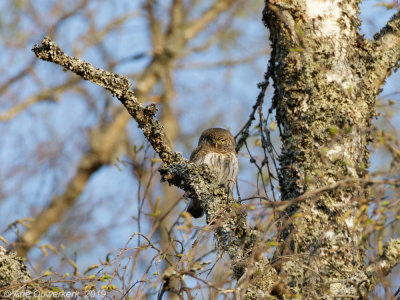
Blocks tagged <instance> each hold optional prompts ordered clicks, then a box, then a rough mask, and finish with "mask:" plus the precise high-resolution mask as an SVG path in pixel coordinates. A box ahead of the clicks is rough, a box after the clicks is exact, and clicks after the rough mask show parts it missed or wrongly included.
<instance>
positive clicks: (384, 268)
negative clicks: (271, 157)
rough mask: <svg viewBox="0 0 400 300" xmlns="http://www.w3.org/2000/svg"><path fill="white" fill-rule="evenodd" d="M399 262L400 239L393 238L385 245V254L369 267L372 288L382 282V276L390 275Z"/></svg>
mask: <svg viewBox="0 0 400 300" xmlns="http://www.w3.org/2000/svg"><path fill="white" fill-rule="evenodd" d="M399 263H400V239H391V240H390V241H389V242H387V243H386V245H385V246H384V250H383V254H382V255H381V256H380V257H379V258H378V260H377V261H376V262H374V263H372V264H370V265H369V266H368V268H367V273H368V276H369V277H370V279H371V287H370V290H372V288H374V287H375V285H376V284H377V283H378V282H380V280H379V279H380V277H382V276H386V275H388V274H389V273H390V272H391V271H392V270H393V268H394V267H395V266H397V265H398V264H399Z"/></svg>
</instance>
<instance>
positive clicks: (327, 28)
mask: <svg viewBox="0 0 400 300" xmlns="http://www.w3.org/2000/svg"><path fill="white" fill-rule="evenodd" d="M358 14H359V8H358V1H343V2H342V1H326V2H324V1H295V2H292V1H274V2H272V1H271V2H267V3H266V6H265V10H264V14H263V20H264V22H265V24H266V26H267V27H268V28H269V30H270V39H271V42H272V48H273V51H272V55H271V62H270V63H271V66H272V68H273V71H272V78H273V80H274V88H275V94H274V99H273V108H274V109H275V110H276V118H277V121H278V125H279V129H280V134H281V139H282V149H281V156H280V159H279V162H280V171H279V182H280V187H281V195H282V198H283V199H293V198H296V197H299V196H300V195H303V194H305V193H309V192H312V191H315V190H317V189H319V188H321V187H323V186H327V185H330V184H335V183H337V182H340V181H342V180H345V179H354V180H355V184H353V185H352V186H347V187H342V188H337V189H334V190H329V191H326V192H323V193H320V194H319V195H318V197H308V198H306V199H304V201H301V202H299V203H296V204H293V205H291V206H289V207H287V208H286V209H285V211H284V212H283V213H282V214H281V215H280V217H281V219H280V227H279V232H278V233H277V235H278V239H279V242H280V243H281V247H279V249H278V251H277V252H276V253H275V259H276V260H278V262H279V263H277V265H276V267H277V271H278V273H279V275H280V277H281V279H282V280H283V281H284V283H285V286H286V288H287V289H288V290H286V296H288V295H290V296H291V297H293V296H297V297H300V298H301V299H315V298H318V299H321V298H322V299H349V298H357V299H358V298H363V297H366V296H367V294H368V292H369V291H370V290H371V289H372V288H373V287H374V285H375V283H376V282H375V280H374V278H372V277H371V273H370V272H369V271H367V266H366V264H365V261H364V256H365V253H364V249H363V247H362V245H361V228H360V223H359V222H357V221H358V220H357V219H356V213H357V209H358V207H359V204H360V203H361V201H363V199H366V197H368V194H367V192H366V190H365V189H364V187H365V186H364V185H363V184H360V183H357V180H358V179H360V180H361V181H362V180H363V179H364V178H365V175H366V172H367V171H366V170H367V168H368V165H369V151H368V149H367V145H368V142H369V141H370V133H371V120H372V118H373V117H375V116H376V112H375V109H374V104H375V99H376V97H377V95H378V94H379V92H380V87H381V86H382V85H383V83H384V80H385V79H386V78H387V76H388V75H389V74H390V73H391V71H392V70H393V68H394V67H395V66H396V65H397V62H398V60H399V43H398V33H399V25H398V24H399V22H398V14H397V17H394V18H393V19H392V20H391V24H389V25H388V26H387V27H388V28H387V29H386V31H385V30H383V32H387V31H390V32H391V34H392V42H393V44H392V45H391V46H390V50H391V53H390V55H388V54H387V52H386V51H383V50H387V49H385V47H382V46H381V47H380V48H381V49H380V50H381V51H380V52H378V53H377V52H376V49H378V48H379V46H377V44H381V43H382V40H383V39H384V38H382V34H384V33H381V34H379V35H378V36H377V37H376V41H373V42H371V41H368V40H366V39H365V38H364V37H363V36H361V35H360V34H359V32H358V29H359V26H360V21H359V18H358ZM393 32H396V34H395V36H396V35H397V37H396V38H394V37H393ZM396 39H397V44H396ZM397 257H398V255H397Z"/></svg>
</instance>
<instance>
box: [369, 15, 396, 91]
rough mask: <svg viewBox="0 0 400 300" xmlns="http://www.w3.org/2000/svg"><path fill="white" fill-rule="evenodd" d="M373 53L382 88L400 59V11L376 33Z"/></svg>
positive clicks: (375, 68)
mask: <svg viewBox="0 0 400 300" xmlns="http://www.w3.org/2000/svg"><path fill="white" fill-rule="evenodd" d="M372 48H373V49H372V52H371V53H372V55H373V56H374V57H375V60H374V63H373V67H374V71H373V73H374V74H375V75H376V76H377V77H378V78H377V80H376V86H377V87H378V88H380V87H381V86H382V85H383V84H384V82H385V80H386V78H387V77H388V76H389V75H390V74H391V73H392V71H393V70H394V69H396V68H398V67H399V61H400V11H399V12H397V13H396V14H395V15H394V16H393V17H392V18H391V19H390V20H389V21H388V23H387V24H386V26H385V27H383V28H382V29H381V31H380V32H379V33H377V34H375V35H374V42H373V44H372Z"/></svg>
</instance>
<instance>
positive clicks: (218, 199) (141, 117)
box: [32, 37, 279, 298]
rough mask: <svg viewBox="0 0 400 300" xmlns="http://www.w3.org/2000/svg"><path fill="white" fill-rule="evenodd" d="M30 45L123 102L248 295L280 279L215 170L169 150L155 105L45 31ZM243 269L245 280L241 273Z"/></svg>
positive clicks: (165, 176)
mask: <svg viewBox="0 0 400 300" xmlns="http://www.w3.org/2000/svg"><path fill="white" fill-rule="evenodd" d="M32 50H33V51H34V53H35V54H36V56H37V57H38V58H39V59H42V60H46V61H49V62H53V63H56V64H58V65H60V66H62V67H64V68H65V69H67V70H70V71H71V72H73V73H75V74H77V75H80V76H81V77H82V78H84V79H86V80H89V81H91V82H93V83H95V84H97V85H100V86H102V87H104V88H105V89H107V90H109V91H110V92H111V93H112V94H113V95H115V96H116V97H117V98H118V99H119V100H120V101H121V102H122V104H123V105H124V106H125V108H126V109H127V110H128V112H129V113H130V115H131V116H132V117H133V118H134V119H135V120H136V122H137V123H138V125H139V128H141V129H142V131H143V134H144V135H145V137H146V139H147V140H148V141H149V142H150V144H151V145H152V147H153V149H154V150H155V151H156V152H157V153H158V155H159V156H160V158H161V159H162V161H163V162H164V166H163V167H161V168H160V170H159V171H160V174H161V176H162V180H164V181H168V182H169V183H170V184H173V185H175V186H177V187H179V188H181V189H183V190H184V191H185V192H186V193H187V195H188V197H196V198H197V199H199V200H200V201H201V202H202V203H203V204H204V208H205V211H206V214H207V220H208V221H211V220H212V221H213V224H214V230H215V235H216V238H217V244H218V248H219V249H220V250H222V251H227V252H228V254H229V256H230V257H231V259H232V269H233V271H234V276H235V278H236V279H241V280H240V282H241V284H240V286H242V284H243V282H244V283H245V288H246V291H245V293H246V295H248V296H249V297H252V298H254V297H258V296H265V295H267V293H268V292H269V291H270V290H271V289H272V288H273V285H274V282H277V281H279V280H276V277H277V274H276V271H275V269H274V268H273V267H272V266H271V265H270V264H269V262H268V260H267V259H266V258H264V257H263V256H262V255H261V256H260V257H258V256H256V255H254V253H253V248H254V247H255V245H256V243H257V240H258V238H257V236H258V235H257V232H256V231H255V230H253V229H251V228H250V227H249V225H248V223H247V220H246V215H245V213H243V212H237V210H236V209H235V208H234V204H235V203H236V202H235V200H234V199H233V198H229V197H228V195H227V194H226V192H225V189H224V188H220V187H219V186H217V185H216V184H215V180H214V175H213V174H211V173H210V171H209V169H208V167H207V166H206V165H200V166H198V165H195V164H193V163H190V162H189V161H188V160H187V159H185V158H183V157H182V155H181V154H180V153H176V152H172V150H171V148H170V147H169V146H168V140H167V138H166V136H165V134H164V129H163V127H162V125H161V123H160V122H159V121H158V120H157V119H156V118H155V117H154V116H155V113H156V112H157V108H156V107H155V105H154V104H150V105H148V106H147V107H143V106H142V105H141V104H140V103H139V102H138V100H137V99H136V97H135V96H134V94H133V91H132V90H131V89H130V86H131V83H130V82H129V80H128V78H127V77H125V76H121V75H118V74H114V73H111V72H108V71H104V70H101V69H98V68H94V67H93V66H92V65H91V64H89V63H88V62H83V61H81V60H79V59H76V58H73V57H70V56H68V55H66V54H65V53H64V52H63V51H62V50H61V48H59V47H58V46H57V45H56V44H55V43H54V42H53V41H52V40H51V39H50V38H49V37H45V38H44V39H43V40H42V43H41V44H40V45H35V46H34V47H33V49H32ZM221 216H223V217H221ZM249 258H251V259H253V260H254V263H253V264H252V265H253V266H252V268H247V266H248V259H249ZM244 274H245V275H246V276H244V278H245V279H246V280H242V279H243V278H241V277H242V276H243V275H244ZM250 279H251V280H250Z"/></svg>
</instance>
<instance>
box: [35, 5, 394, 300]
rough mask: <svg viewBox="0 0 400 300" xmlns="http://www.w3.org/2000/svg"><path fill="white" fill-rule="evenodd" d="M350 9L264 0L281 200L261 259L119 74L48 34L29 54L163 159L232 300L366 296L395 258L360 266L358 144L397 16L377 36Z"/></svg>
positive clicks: (254, 242)
mask: <svg viewBox="0 0 400 300" xmlns="http://www.w3.org/2000/svg"><path fill="white" fill-rule="evenodd" d="M357 5H358V3H357V2H355V1H353V2H351V1H348V2H346V3H342V2H340V3H339V2H338V1H336V2H335V1H333V2H332V1H330V2H322V1H315V2H314V1H307V3H306V2H304V1H303V2H295V3H286V2H279V1H275V2H274V3H273V4H272V3H268V2H267V3H266V8H265V10H264V21H265V23H266V25H267V26H268V27H269V29H270V36H271V41H272V47H273V52H272V55H271V67H270V71H269V72H268V73H269V74H270V75H271V76H272V78H273V80H274V87H275V96H274V106H273V108H274V109H275V110H276V114H277V121H278V124H279V128H280V132H281V137H282V142H283V145H282V154H281V156H280V167H281V169H280V171H279V181H280V186H281V194H282V199H283V200H286V201H285V202H284V203H285V207H286V209H284V211H283V212H282V213H281V215H280V219H279V224H280V227H279V231H278V232H277V237H278V240H279V241H280V243H281V246H280V247H279V249H278V250H277V251H276V253H275V256H274V260H275V261H276V262H277V263H274V265H272V264H270V262H269V261H268V259H266V258H265V257H264V255H263V253H262V244H260V243H261V241H260V234H259V232H257V230H255V229H252V228H250V226H249V225H248V223H247V220H246V214H245V212H244V210H243V208H242V207H236V205H235V201H234V199H232V198H230V197H229V196H228V195H226V193H225V191H224V189H221V188H219V187H218V186H216V185H215V184H214V183H213V175H212V174H211V173H210V172H209V170H208V168H207V167H206V166H203V165H202V166H196V165H193V164H191V163H189V162H188V161H187V160H186V159H185V158H183V157H182V156H181V155H180V154H179V153H176V152H173V151H172V149H171V148H170V146H169V142H168V140H167V138H166V136H165V134H164V130H163V127H162V125H161V123H160V122H159V121H158V120H157V119H156V118H155V117H154V116H155V113H156V111H157V109H156V107H155V106H154V105H149V106H147V107H143V106H142V105H141V104H140V103H139V102H138V101H137V99H136V98H135V96H134V93H133V91H132V90H130V85H131V84H130V82H129V80H128V79H127V78H126V77H123V76H121V75H117V74H113V73H110V72H107V71H103V70H100V69H96V68H94V67H93V66H91V65H90V64H89V63H87V62H82V61H80V60H78V59H75V58H72V57H69V56H68V55H66V54H65V53H64V52H63V51H62V50H61V49H60V48H59V47H58V46H57V45H56V44H55V43H54V42H53V41H51V40H50V39H49V38H45V39H44V40H43V41H42V44H41V45H36V46H35V47H34V49H33V50H34V52H35V54H36V55H37V57H38V58H40V59H43V60H47V61H50V62H53V63H56V64H59V65H61V66H62V67H64V68H65V69H67V70H70V71H72V72H74V73H76V74H78V75H80V76H81V77H82V78H84V79H86V80H90V81H92V82H93V83H95V84H98V85H100V86H103V87H104V88H106V89H107V90H109V91H110V92H111V93H112V94H113V95H115V96H116V97H117V98H118V99H119V100H120V101H121V102H122V104H123V105H124V106H125V108H126V109H127V110H128V112H129V113H130V114H131V116H132V117H133V118H134V119H135V120H136V121H137V123H138V125H139V128H141V130H142V131H143V134H144V135H145V137H146V139H147V140H148V141H149V142H150V144H151V145H152V146H153V148H154V150H155V151H156V152H157V153H158V154H159V156H160V158H161V159H162V161H163V162H164V166H163V167H162V168H161V169H160V173H161V175H162V178H163V180H165V181H168V182H169V183H170V184H173V185H175V186H177V187H180V188H181V189H183V190H184V191H185V192H186V193H187V196H188V197H194V198H197V199H201V200H202V203H203V204H204V208H205V211H206V214H207V221H208V222H209V226H210V228H212V229H213V230H214V233H215V236H216V238H217V246H218V249H219V250H220V251H226V252H227V253H228V254H229V256H230V258H231V260H232V270H233V274H234V277H235V278H236V279H237V280H238V282H237V289H236V290H237V291H236V295H237V297H238V298H247V299H264V298H266V297H268V296H270V297H275V298H279V299H284V298H286V299H288V298H293V297H299V298H302V299H313V298H323V299H333V298H335V299H338V298H343V299H346V298H363V297H366V295H367V294H368V292H369V291H371V289H373V288H374V286H375V284H376V282H377V278H378V276H377V275H378V274H379V273H380V272H384V273H386V274H387V273H388V272H390V270H391V269H392V268H393V267H394V266H395V265H396V264H397V263H398V261H399V257H400V255H399V250H398V249H399V242H398V241H397V240H394V241H391V242H390V243H388V244H387V246H386V248H385V252H384V253H383V255H382V257H381V258H379V260H377V262H376V263H374V264H371V265H370V266H366V264H365V262H364V254H365V253H364V250H363V248H362V247H361V246H360V240H361V239H360V238H361V236H360V232H361V228H360V227H359V224H358V223H357V220H356V212H357V208H358V203H359V201H360V200H362V199H365V197H367V196H368V195H367V193H366V190H365V189H364V186H365V183H367V182H368V180H366V179H365V174H366V172H367V171H366V170H367V167H368V163H369V162H368V159H369V152H368V150H367V148H366V146H367V144H368V141H369V139H370V130H371V119H372V118H373V117H374V116H375V110H374V103H375V98H376V96H377V95H378V93H379V92H380V87H381V85H382V84H383V82H384V80H385V78H386V77H387V76H389V74H390V73H391V71H392V70H393V69H394V68H395V67H396V66H397V62H398V60H399V57H400V54H399V53H400V50H399V49H400V47H399V44H400V43H399V42H398V41H399V38H398V36H399V25H398V24H399V14H397V15H396V16H395V17H394V18H393V19H392V20H391V21H390V22H389V23H388V25H387V26H386V27H385V28H384V29H383V30H382V31H381V33H379V34H378V35H377V36H376V38H375V40H374V41H372V42H370V41H367V40H365V39H364V38H363V37H362V36H360V35H359V34H358V26H359V19H358V6H357ZM318 6H319V7H318ZM388 37H391V38H390V39H389V38H388ZM388 40H389V41H388ZM393 41H394V42H393ZM383 48H384V49H389V50H390V57H389V56H387V55H386V54H384V53H383V52H380V53H377V51H378V50H379V49H383ZM393 57H395V58H393ZM257 103H258V104H257V105H256V106H258V105H261V104H260V103H262V101H258V102H257ZM253 115H254V114H253ZM245 128H247V131H246V130H245V133H246V132H248V127H246V126H245ZM239 141H242V142H241V143H243V139H239ZM341 182H347V183H349V182H351V183H357V184H353V185H349V184H346V185H341V184H340V183H341ZM327 186H328V187H334V188H326V187H327ZM315 194H317V195H318V197H313V196H312V195H314V196H315ZM291 199H292V200H293V201H287V200H291ZM287 203H289V204H290V203H292V205H289V206H286V204H287ZM221 215H223V218H221ZM165 276H167V275H165ZM171 276H179V274H176V272H173V273H171Z"/></svg>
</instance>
